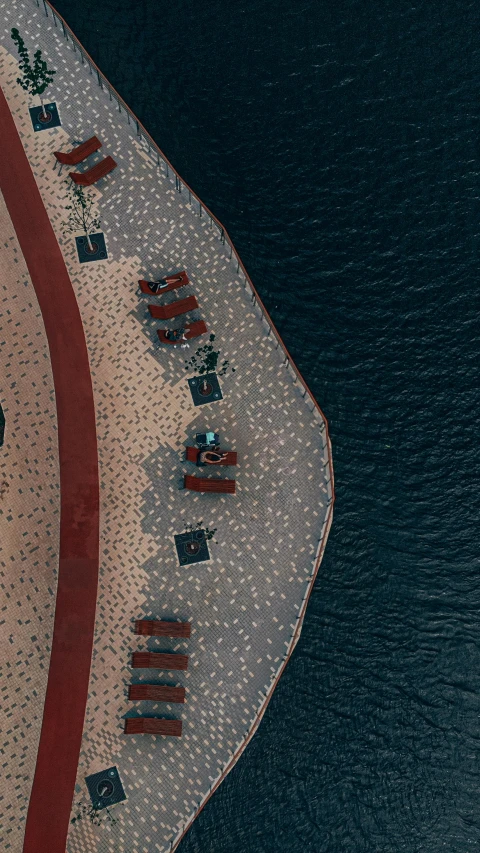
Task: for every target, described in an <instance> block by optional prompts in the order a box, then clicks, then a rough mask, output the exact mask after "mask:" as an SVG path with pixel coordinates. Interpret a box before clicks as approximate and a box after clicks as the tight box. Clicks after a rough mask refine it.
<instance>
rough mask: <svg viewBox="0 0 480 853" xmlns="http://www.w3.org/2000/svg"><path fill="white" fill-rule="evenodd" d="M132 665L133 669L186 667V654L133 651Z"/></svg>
mask: <svg viewBox="0 0 480 853" xmlns="http://www.w3.org/2000/svg"><path fill="white" fill-rule="evenodd" d="M132 666H133V667H134V669H139V668H140V669H188V655H170V654H165V653H162V652H134V653H133V655H132Z"/></svg>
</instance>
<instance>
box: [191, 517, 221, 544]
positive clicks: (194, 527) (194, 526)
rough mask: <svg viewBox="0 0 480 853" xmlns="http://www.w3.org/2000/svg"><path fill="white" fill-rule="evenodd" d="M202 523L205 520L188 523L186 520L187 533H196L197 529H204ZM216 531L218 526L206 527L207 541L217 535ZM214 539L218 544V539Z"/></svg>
mask: <svg viewBox="0 0 480 853" xmlns="http://www.w3.org/2000/svg"><path fill="white" fill-rule="evenodd" d="M202 525H203V521H197V523H196V524H187V523H186V522H185V531H186V532H187V533H195V531H196V530H201V529H202ZM216 532H217V528H216V527H214V528H213V530H210V528H208V527H205V529H204V533H205V539H206V540H207V541H209V540H210V539H213V537H214V536H215V533H216ZM213 541H214V542H215V544H216V545H218V542H217V540H216V539H214V540H213Z"/></svg>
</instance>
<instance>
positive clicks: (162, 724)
mask: <svg viewBox="0 0 480 853" xmlns="http://www.w3.org/2000/svg"><path fill="white" fill-rule="evenodd" d="M124 731H125V734H129V735H135V734H146V735H174V736H176V737H180V736H181V734H182V721H181V720H160V719H155V718H154V717H129V718H128V719H127V720H125V729H124Z"/></svg>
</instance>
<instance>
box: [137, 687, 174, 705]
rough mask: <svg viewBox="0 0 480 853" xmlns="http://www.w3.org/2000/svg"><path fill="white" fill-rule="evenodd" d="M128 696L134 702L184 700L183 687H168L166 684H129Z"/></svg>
mask: <svg viewBox="0 0 480 853" xmlns="http://www.w3.org/2000/svg"><path fill="white" fill-rule="evenodd" d="M128 698H129V699H133V700H134V701H136V702H140V701H142V700H150V701H151V702H172V703H175V704H176V703H179V702H181V703H183V702H185V688H184V687H170V686H169V685H166V684H131V685H130V687H129V688H128Z"/></svg>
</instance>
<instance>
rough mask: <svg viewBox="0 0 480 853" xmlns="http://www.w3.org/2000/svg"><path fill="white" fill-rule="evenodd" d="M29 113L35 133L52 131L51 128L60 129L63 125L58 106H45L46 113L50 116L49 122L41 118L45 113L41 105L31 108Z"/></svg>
mask: <svg viewBox="0 0 480 853" xmlns="http://www.w3.org/2000/svg"><path fill="white" fill-rule="evenodd" d="M28 112H29V113H30V118H31V119H32V125H33V129H34V131H35V133H37V132H38V131H39V130H50V128H51V127H60V125H61V123H62V122H61V121H60V116H59V115H58V109H57V105H56V104H55V103H53V104H45V112H46V113H47V115H48V116H49V119H48V121H43V120H42V119H41V118H40V116H41V115H42V112H43V110H42V107H41V105H40V106H38V107H30V109H29V111H28Z"/></svg>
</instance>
